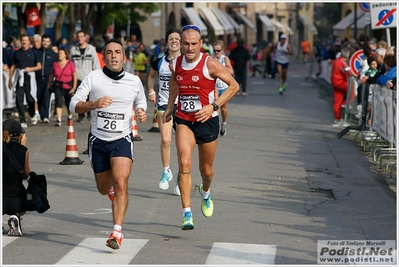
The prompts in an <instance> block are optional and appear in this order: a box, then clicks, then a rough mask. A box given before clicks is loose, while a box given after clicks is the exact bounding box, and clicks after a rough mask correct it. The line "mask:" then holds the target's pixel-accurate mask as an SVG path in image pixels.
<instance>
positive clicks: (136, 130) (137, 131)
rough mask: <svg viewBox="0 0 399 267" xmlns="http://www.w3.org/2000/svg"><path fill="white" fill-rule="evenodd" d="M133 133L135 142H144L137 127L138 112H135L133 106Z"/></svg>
mask: <svg viewBox="0 0 399 267" xmlns="http://www.w3.org/2000/svg"><path fill="white" fill-rule="evenodd" d="M132 133H133V141H141V140H143V138H141V137H140V136H139V130H138V127H137V121H136V112H134V106H132Z"/></svg>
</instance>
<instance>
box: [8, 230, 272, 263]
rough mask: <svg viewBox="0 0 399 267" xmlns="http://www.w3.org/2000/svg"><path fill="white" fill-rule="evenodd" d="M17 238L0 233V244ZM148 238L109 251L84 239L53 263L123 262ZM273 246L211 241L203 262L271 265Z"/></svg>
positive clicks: (95, 241)
mask: <svg viewBox="0 0 399 267" xmlns="http://www.w3.org/2000/svg"><path fill="white" fill-rule="evenodd" d="M18 238H19V237H15V236H3V238H2V239H3V240H2V241H3V243H2V244H3V247H5V246H7V245H8V244H10V243H11V242H13V241H15V240H17V239H18ZM148 241H149V240H148V239H123V243H122V246H121V248H120V249H118V250H112V249H110V248H108V247H107V246H106V245H105V239H104V238H85V239H84V240H83V241H82V242H81V243H79V244H78V245H77V246H76V247H74V248H73V249H72V250H71V251H69V252H68V253H67V254H66V255H65V256H64V257H62V258H61V259H60V260H59V261H58V262H57V263H56V265H97V264H101V265H127V264H129V262H131V261H132V259H133V258H134V257H135V256H136V255H137V253H138V252H139V251H140V250H141V249H142V248H143V247H144V246H145V245H146V244H147V242H148ZM276 252H277V246H274V245H262V244H244V243H223V242H215V243H213V246H212V248H211V250H210V252H209V254H208V258H207V259H206V262H205V264H206V265H221V264H223V265H237V264H240V265H241V264H242V265H243V264H253V265H265V264H275V258H276Z"/></svg>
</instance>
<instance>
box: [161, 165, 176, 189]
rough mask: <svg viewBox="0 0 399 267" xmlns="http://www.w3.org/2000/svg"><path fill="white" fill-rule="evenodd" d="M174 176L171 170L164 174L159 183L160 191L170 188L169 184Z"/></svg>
mask: <svg viewBox="0 0 399 267" xmlns="http://www.w3.org/2000/svg"><path fill="white" fill-rule="evenodd" d="M172 178H173V174H172V171H171V170H168V171H167V172H163V173H162V176H161V180H160V181H159V189H161V190H166V189H168V188H169V182H170V181H171V180H172Z"/></svg>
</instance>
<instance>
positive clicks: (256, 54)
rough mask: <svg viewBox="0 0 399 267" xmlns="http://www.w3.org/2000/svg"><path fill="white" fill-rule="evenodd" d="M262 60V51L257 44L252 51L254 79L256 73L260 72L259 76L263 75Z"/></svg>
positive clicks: (253, 45)
mask: <svg viewBox="0 0 399 267" xmlns="http://www.w3.org/2000/svg"><path fill="white" fill-rule="evenodd" d="M261 59H262V56H261V54H260V51H259V50H258V46H257V45H256V44H252V51H251V66H252V77H255V76H256V72H259V74H260V75H262V70H261V65H262V63H261Z"/></svg>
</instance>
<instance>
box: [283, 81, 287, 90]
mask: <svg viewBox="0 0 399 267" xmlns="http://www.w3.org/2000/svg"><path fill="white" fill-rule="evenodd" d="M285 87H286V84H285V83H283V92H284V91H285Z"/></svg>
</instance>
